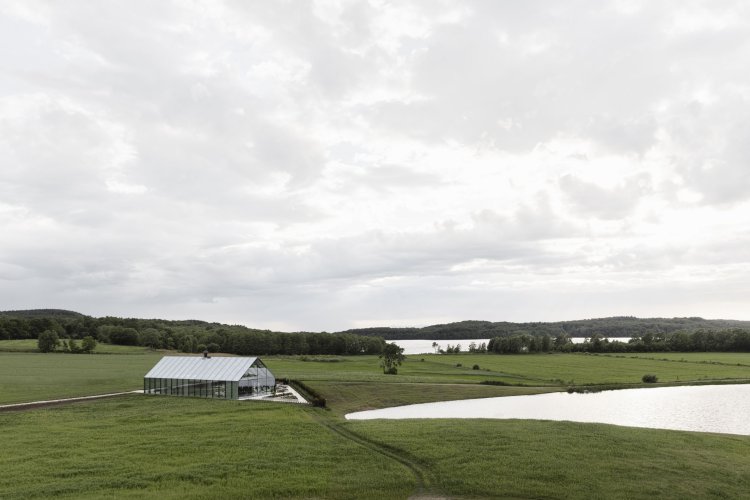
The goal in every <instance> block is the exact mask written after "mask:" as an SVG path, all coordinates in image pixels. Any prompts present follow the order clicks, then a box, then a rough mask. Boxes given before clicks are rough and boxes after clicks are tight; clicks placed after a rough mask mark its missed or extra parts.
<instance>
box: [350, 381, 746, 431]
mask: <svg viewBox="0 0 750 500" xmlns="http://www.w3.org/2000/svg"><path fill="white" fill-rule="evenodd" d="M749 416H750V385H703V386H683V387H661V388H653V389H625V390H619V391H604V392H599V393H593V394H568V393H551V394H539V395H534V396H509V397H502V398H487V399H469V400H464V401H445V402H441V403H425V404H417V405H409V406H399V407H396V408H384V409H381V410H371V411H363V412H357V413H350V414H348V415H347V416H346V418H347V419H352V420H369V419H376V418H385V419H404V418H494V419H508V418H518V419H536V420H570V421H574V422H598V423H604V424H615V425H625V426H630V427H650V428H657V429H675V430H686V431H700V432H721V433H727V434H743V435H750V418H748V417H749Z"/></svg>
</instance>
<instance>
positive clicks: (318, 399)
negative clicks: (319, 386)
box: [283, 378, 326, 408]
mask: <svg viewBox="0 0 750 500" xmlns="http://www.w3.org/2000/svg"><path fill="white" fill-rule="evenodd" d="M283 380H284V381H285V382H286V383H287V385H291V386H292V387H294V388H295V389H297V391H299V392H301V393H302V395H303V396H307V398H308V399H310V403H312V405H313V406H317V407H319V408H325V407H326V399H325V398H324V397H323V396H322V395H321V394H320V393H319V392H318V391H316V390H315V389H313V388H312V387H310V386H309V385H307V384H305V383H304V382H301V381H299V380H290V379H286V378H285V379H283Z"/></svg>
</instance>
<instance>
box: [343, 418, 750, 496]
mask: <svg viewBox="0 0 750 500" xmlns="http://www.w3.org/2000/svg"><path fill="white" fill-rule="evenodd" d="M345 425H346V426H347V427H348V428H350V429H352V430H353V431H355V432H357V433H358V434H360V435H362V436H364V437H366V438H367V439H370V440H373V441H375V442H377V443H380V444H382V445H385V446H388V447H390V448H392V449H394V450H398V451H399V452H400V453H403V454H405V455H407V456H409V457H412V458H413V459H415V460H418V461H419V462H420V463H421V464H423V466H424V467H425V468H426V469H427V470H429V471H430V480H431V486H432V487H433V488H434V489H436V490H437V491H442V492H445V493H448V494H450V495H456V496H461V497H468V498H623V499H634V498H660V499H665V498H674V499H683V498H744V497H746V496H747V492H748V489H749V488H750V460H748V449H750V448H749V447H750V437H746V436H727V435H717V434H702V433H693V432H677V431H663V430H654V429H635V428H627V427H617V426H610V425H600V424H579V423H572V422H544V421H524V420H505V421H502V420H500V421H492V420H468V421H461V422H460V423H458V422H456V421H455V420H404V421H362V422H347V423H346V424H345Z"/></svg>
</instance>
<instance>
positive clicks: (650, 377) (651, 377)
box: [641, 374, 659, 384]
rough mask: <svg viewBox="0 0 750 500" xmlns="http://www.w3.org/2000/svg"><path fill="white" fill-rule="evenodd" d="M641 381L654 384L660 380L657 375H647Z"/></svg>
mask: <svg viewBox="0 0 750 500" xmlns="http://www.w3.org/2000/svg"><path fill="white" fill-rule="evenodd" d="M641 380H643V382H644V383H646V384H653V383H656V381H657V380H659V379H658V378H657V377H656V375H651V374H646V375H644V376H643V377H642V378H641Z"/></svg>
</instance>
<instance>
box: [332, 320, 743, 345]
mask: <svg viewBox="0 0 750 500" xmlns="http://www.w3.org/2000/svg"><path fill="white" fill-rule="evenodd" d="M731 328H746V329H750V321H735V320H723V319H703V318H636V317H633V316H618V317H612V318H599V319H584V320H576V321H556V322H550V323H541V322H538V323H510V322H506V321H501V322H490V321H461V322H458V323H447V324H444V325H432V326H426V327H424V328H388V327H378V328H360V329H356V330H347V331H346V332H345V333H356V334H357V335H371V336H375V337H382V338H383V339H385V340H402V339H426V340H456V339H491V338H495V337H516V336H521V335H529V336H532V337H542V336H544V335H549V336H550V337H552V338H556V337H557V336H559V335H567V336H569V337H592V336H594V335H597V334H598V335H601V336H603V337H607V338H617V337H642V336H644V335H647V334H652V335H664V334H668V333H674V332H695V331H699V330H711V331H715V330H724V329H731Z"/></svg>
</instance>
